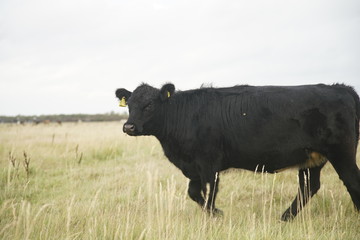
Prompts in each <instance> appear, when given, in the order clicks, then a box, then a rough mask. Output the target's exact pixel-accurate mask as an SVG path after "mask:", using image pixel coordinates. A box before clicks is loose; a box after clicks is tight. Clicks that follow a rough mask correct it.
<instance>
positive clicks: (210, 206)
mask: <svg viewBox="0 0 360 240" xmlns="http://www.w3.org/2000/svg"><path fill="white" fill-rule="evenodd" d="M209 177H210V178H209V180H208V182H209V185H210V189H209V190H210V191H209V195H208V197H207V202H206V206H205V208H206V210H208V211H209V213H210V214H214V215H223V211H221V210H220V209H217V208H216V207H215V200H216V195H217V193H218V190H219V182H220V178H219V173H218V172H216V173H215V174H213V175H211V176H209Z"/></svg>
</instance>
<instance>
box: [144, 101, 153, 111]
mask: <svg viewBox="0 0 360 240" xmlns="http://www.w3.org/2000/svg"><path fill="white" fill-rule="evenodd" d="M152 107H153V104H152V103H149V104H148V105H146V106H145V107H144V110H145V111H149V110H151V109H152Z"/></svg>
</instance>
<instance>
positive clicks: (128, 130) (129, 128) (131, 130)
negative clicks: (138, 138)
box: [123, 123, 135, 135]
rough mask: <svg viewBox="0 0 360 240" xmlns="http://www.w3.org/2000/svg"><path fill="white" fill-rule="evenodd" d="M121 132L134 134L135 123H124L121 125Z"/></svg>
mask: <svg viewBox="0 0 360 240" xmlns="http://www.w3.org/2000/svg"><path fill="white" fill-rule="evenodd" d="M123 132H124V133H126V134H129V135H134V134H135V125H134V124H131V123H125V124H124V126H123Z"/></svg>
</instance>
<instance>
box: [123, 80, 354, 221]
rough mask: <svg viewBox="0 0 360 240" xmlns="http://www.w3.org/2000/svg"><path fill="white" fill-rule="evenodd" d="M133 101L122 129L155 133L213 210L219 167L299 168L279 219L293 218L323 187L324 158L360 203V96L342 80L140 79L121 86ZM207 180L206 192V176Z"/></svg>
mask: <svg viewBox="0 0 360 240" xmlns="http://www.w3.org/2000/svg"><path fill="white" fill-rule="evenodd" d="M116 96H117V97H118V98H119V99H120V100H121V102H120V104H122V105H124V104H125V102H127V103H128V107H129V113H130V114H129V119H128V121H127V122H126V123H125V124H124V126H123V131H124V132H125V133H127V134H128V135H131V136H140V135H153V136H155V137H156V138H157V139H158V140H159V141H160V143H161V145H162V148H163V150H164V153H165V155H166V157H167V158H168V159H169V160H170V161H171V162H172V163H173V164H174V165H175V166H176V167H178V168H179V169H180V170H181V171H182V172H183V174H184V175H185V176H186V177H187V178H189V179H190V182H189V189H188V193H189V196H190V198H191V199H192V200H194V201H195V202H197V203H198V204H199V205H200V206H202V207H204V209H206V210H208V211H209V212H210V213H221V211H220V210H218V209H217V208H215V198H216V193H217V191H218V184H219V176H218V173H219V172H220V171H223V170H225V169H228V168H242V169H247V170H251V171H260V172H262V171H264V172H269V173H275V172H278V171H281V170H284V169H287V168H294V167H295V168H298V169H299V184H300V186H299V192H298V194H297V196H296V197H295V199H294V201H293V202H292V204H291V206H290V207H289V208H288V209H287V210H286V211H285V212H284V214H283V215H282V220H284V221H286V220H290V219H292V218H294V217H295V216H296V215H297V213H298V212H299V211H300V210H301V208H302V207H303V206H304V205H305V204H306V203H307V202H308V200H309V199H310V198H311V197H312V196H313V195H314V194H315V193H316V192H317V191H318V190H319V188H320V171H321V169H322V167H323V166H324V165H325V163H326V162H327V161H329V162H330V163H331V164H332V166H333V167H334V168H335V170H336V172H337V173H338V175H339V177H340V179H341V180H342V181H343V182H344V184H345V186H346V187H347V190H348V192H349V193H350V196H351V198H352V201H353V202H354V205H355V207H356V209H357V210H360V171H359V169H358V167H357V165H356V149H357V144H358V139H359V118H360V102H359V96H358V95H357V94H356V92H355V91H354V90H353V89H352V88H351V87H349V86H345V85H342V84H335V85H332V86H329V85H323V84H319V85H304V86H277V87H276V86H261V87H254V86H247V85H243V86H235V87H229V88H200V89H196V90H189V91H176V92H175V87H174V85H173V84H165V85H164V86H162V88H161V89H157V88H154V87H151V86H149V85H147V84H142V85H140V86H139V87H138V88H136V89H135V91H134V92H130V91H127V90H126V89H118V90H117V91H116ZM208 183H209V184H210V188H209V189H210V191H209V194H208V196H209V197H208V199H207V201H205V198H206V196H207V190H206V189H207V184H208Z"/></svg>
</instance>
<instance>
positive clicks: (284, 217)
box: [281, 211, 295, 222]
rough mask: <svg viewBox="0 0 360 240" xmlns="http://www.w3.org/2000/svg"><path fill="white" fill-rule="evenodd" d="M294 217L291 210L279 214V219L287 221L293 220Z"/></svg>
mask: <svg viewBox="0 0 360 240" xmlns="http://www.w3.org/2000/svg"><path fill="white" fill-rule="evenodd" d="M294 218H295V216H294V215H293V214H291V212H288V211H286V212H284V214H283V215H282V216H281V221H284V222H289V221H291V220H293V219H294Z"/></svg>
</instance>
